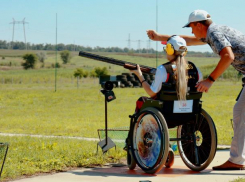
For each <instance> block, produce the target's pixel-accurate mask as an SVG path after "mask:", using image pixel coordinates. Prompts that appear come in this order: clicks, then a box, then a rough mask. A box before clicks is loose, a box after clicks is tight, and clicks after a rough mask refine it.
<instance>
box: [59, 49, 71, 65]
mask: <svg viewBox="0 0 245 182" xmlns="http://www.w3.org/2000/svg"><path fill="white" fill-rule="evenodd" d="M60 57H61V59H62V61H63V64H67V63H68V62H69V61H70V60H71V53H70V51H68V50H64V51H61V52H60Z"/></svg>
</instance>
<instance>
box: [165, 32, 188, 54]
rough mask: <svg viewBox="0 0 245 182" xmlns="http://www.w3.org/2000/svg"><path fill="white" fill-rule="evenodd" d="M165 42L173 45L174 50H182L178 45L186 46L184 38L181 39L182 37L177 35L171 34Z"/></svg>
mask: <svg viewBox="0 0 245 182" xmlns="http://www.w3.org/2000/svg"><path fill="white" fill-rule="evenodd" d="M167 43H170V44H172V45H173V47H174V50H176V51H183V50H182V49H180V47H182V46H184V47H186V41H185V39H183V38H182V37H180V36H178V35H173V36H172V37H170V38H169V40H168V42H167ZM185 50H186V49H185Z"/></svg>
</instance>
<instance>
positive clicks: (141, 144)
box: [126, 89, 217, 174]
mask: <svg viewBox="0 0 245 182" xmlns="http://www.w3.org/2000/svg"><path fill="white" fill-rule="evenodd" d="M201 97H202V93H200V92H196V91H192V92H188V95H187V97H186V102H188V103H190V104H189V106H187V107H188V108H187V107H186V102H185V101H182V104H184V107H183V108H181V107H182V106H181V105H180V104H181V101H178V98H177V93H176V91H172V90H166V89H162V90H161V91H160V92H159V93H158V98H157V100H155V99H151V98H149V99H147V100H146V101H145V102H144V104H143V105H142V107H141V109H140V110H139V112H137V113H136V114H133V115H131V116H129V117H130V118H131V120H130V130H129V134H128V138H127V139H126V144H127V148H126V149H127V165H128V168H129V169H131V170H133V169H134V168H135V167H136V165H138V166H139V167H140V168H141V169H142V170H143V171H145V172H146V173H149V174H154V173H157V172H158V171H159V170H161V169H162V168H163V167H164V166H165V167H167V168H170V167H171V166H172V165H173V163H174V152H173V150H172V149H171V145H170V141H176V142H177V146H178V150H179V154H180V157H181V158H182V160H183V162H184V163H185V165H186V166H187V167H188V168H189V169H191V170H193V171H202V170H204V169H205V168H207V167H208V165H209V164H210V163H211V162H212V160H213V158H214V156H215V153H216V149H217V133H216V128H215V124H214V122H213V120H212V118H211V117H210V115H209V114H208V113H207V112H206V111H205V110H204V109H202V101H201V100H200V99H201ZM178 105H179V106H178ZM187 105H188V104H187ZM176 107H177V109H176ZM178 108H180V110H178ZM181 109H182V110H181ZM176 127H177V137H176V138H169V132H168V129H169V128H176Z"/></svg>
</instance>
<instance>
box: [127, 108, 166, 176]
mask: <svg viewBox="0 0 245 182" xmlns="http://www.w3.org/2000/svg"><path fill="white" fill-rule="evenodd" d="M168 148H169V137H168V129H167V124H166V121H165V119H164V117H163V115H162V114H161V112H159V111H158V110H157V109H155V108H152V107H148V108H146V109H144V110H142V111H141V112H140V113H139V114H138V116H137V117H136V120H135V122H134V127H133V137H132V154H133V156H134V158H135V160H136V163H137V165H138V166H139V167H140V168H141V169H142V170H143V171H145V172H146V173H151V174H153V173H156V172H158V171H159V170H160V169H161V168H162V167H163V165H164V164H165V161H166V159H167V156H168Z"/></svg>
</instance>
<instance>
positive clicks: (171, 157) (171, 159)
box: [165, 148, 174, 168]
mask: <svg viewBox="0 0 245 182" xmlns="http://www.w3.org/2000/svg"><path fill="white" fill-rule="evenodd" d="M173 164H174V151H173V149H171V148H170V149H169V152H168V158H167V160H166V162H165V166H166V168H171V167H172V165H173Z"/></svg>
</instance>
